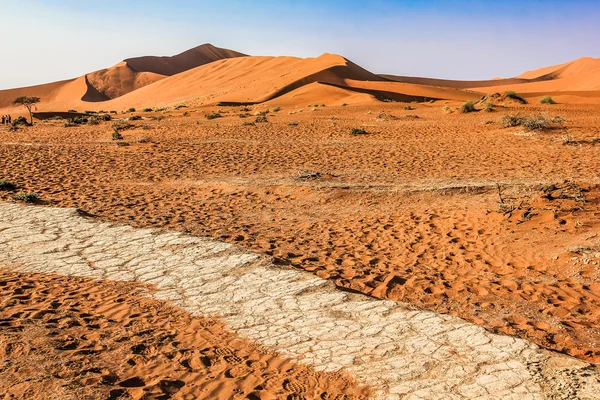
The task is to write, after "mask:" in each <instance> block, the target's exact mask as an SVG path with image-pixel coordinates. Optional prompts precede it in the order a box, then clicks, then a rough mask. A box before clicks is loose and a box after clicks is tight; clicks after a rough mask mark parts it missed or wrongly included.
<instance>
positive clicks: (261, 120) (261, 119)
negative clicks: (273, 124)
mask: <svg viewBox="0 0 600 400" xmlns="http://www.w3.org/2000/svg"><path fill="white" fill-rule="evenodd" d="M254 122H257V123H265V122H269V120H268V119H267V116H266V115H259V116H258V117H256V119H255V120H254Z"/></svg>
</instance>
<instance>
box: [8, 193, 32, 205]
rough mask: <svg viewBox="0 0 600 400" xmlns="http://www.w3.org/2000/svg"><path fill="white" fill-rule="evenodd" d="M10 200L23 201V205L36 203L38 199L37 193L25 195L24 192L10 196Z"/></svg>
mask: <svg viewBox="0 0 600 400" xmlns="http://www.w3.org/2000/svg"><path fill="white" fill-rule="evenodd" d="M12 199H13V200H15V201H24V202H25V203H33V202H34V201H36V200H37V199H38V195H37V193H33V192H31V193H26V192H21V193H18V194H15V195H14V196H12Z"/></svg>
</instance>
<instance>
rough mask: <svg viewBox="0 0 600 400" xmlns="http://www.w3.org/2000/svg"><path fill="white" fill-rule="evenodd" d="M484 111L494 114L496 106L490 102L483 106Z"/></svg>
mask: <svg viewBox="0 0 600 400" xmlns="http://www.w3.org/2000/svg"><path fill="white" fill-rule="evenodd" d="M483 111H485V112H492V111H494V105H493V104H492V103H490V102H487V103H484V104H483Z"/></svg>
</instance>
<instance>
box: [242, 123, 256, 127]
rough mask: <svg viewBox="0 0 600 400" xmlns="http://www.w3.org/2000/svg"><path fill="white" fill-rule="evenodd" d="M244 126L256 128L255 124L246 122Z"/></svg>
mask: <svg viewBox="0 0 600 400" xmlns="http://www.w3.org/2000/svg"><path fill="white" fill-rule="evenodd" d="M242 126H256V124H255V123H254V122H244V123H243V124H242Z"/></svg>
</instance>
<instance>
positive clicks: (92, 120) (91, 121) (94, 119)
mask: <svg viewBox="0 0 600 400" xmlns="http://www.w3.org/2000/svg"><path fill="white" fill-rule="evenodd" d="M88 124H90V125H99V124H100V119H99V118H98V117H91V118H90V119H89V120H88Z"/></svg>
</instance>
